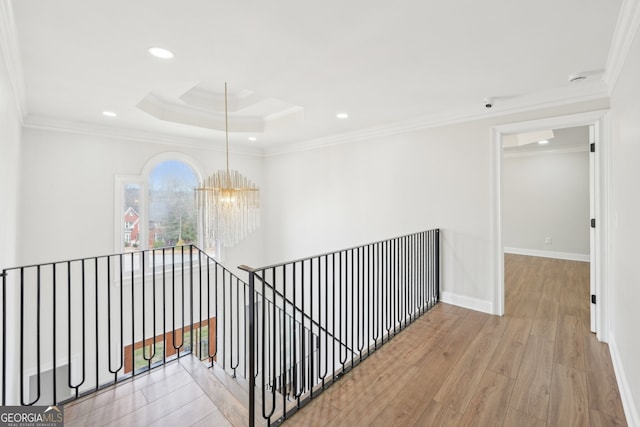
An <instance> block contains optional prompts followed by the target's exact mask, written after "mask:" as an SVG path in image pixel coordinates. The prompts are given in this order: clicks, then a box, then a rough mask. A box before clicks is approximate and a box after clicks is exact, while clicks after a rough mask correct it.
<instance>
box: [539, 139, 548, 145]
mask: <svg viewBox="0 0 640 427" xmlns="http://www.w3.org/2000/svg"><path fill="white" fill-rule="evenodd" d="M548 143H549V140H548V139H543V140H541V141H538V144H548Z"/></svg>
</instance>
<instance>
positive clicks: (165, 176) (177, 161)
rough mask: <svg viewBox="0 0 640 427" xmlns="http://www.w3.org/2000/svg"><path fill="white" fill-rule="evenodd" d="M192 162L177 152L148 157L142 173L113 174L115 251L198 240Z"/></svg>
mask: <svg viewBox="0 0 640 427" xmlns="http://www.w3.org/2000/svg"><path fill="white" fill-rule="evenodd" d="M199 181H200V178H199V174H198V173H197V171H196V168H195V167H194V166H193V163H192V162H191V161H190V159H188V157H187V156H184V155H182V154H180V153H163V154H161V155H159V156H156V157H154V158H153V159H151V160H150V161H149V162H148V163H147V165H146V166H145V167H144V169H143V172H142V175H138V176H134V175H119V176H116V211H115V214H116V221H115V224H116V229H115V234H116V235H115V249H116V252H122V251H133V250H139V249H151V248H154V247H156V248H157V247H163V246H174V245H179V244H185V245H186V244H190V243H195V244H197V243H198V241H197V240H198V227H197V214H196V209H195V202H194V188H195V187H197V186H198V182H199Z"/></svg>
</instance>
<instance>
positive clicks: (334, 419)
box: [65, 255, 626, 427]
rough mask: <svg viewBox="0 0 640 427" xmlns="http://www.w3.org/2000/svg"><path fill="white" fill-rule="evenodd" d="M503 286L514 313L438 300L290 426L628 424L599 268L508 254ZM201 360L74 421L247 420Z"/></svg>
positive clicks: (77, 414) (101, 402) (79, 405)
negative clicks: (592, 294) (599, 314)
mask: <svg viewBox="0 0 640 427" xmlns="http://www.w3.org/2000/svg"><path fill="white" fill-rule="evenodd" d="M505 285H506V295H505V298H506V314H505V316H504V317H496V316H490V315H487V314H483V313H479V312H475V311H471V310H466V309H463V308H459V307H455V306H451V305H447V304H438V305H437V306H436V307H435V308H434V309H433V310H432V311H431V312H429V313H427V314H426V315H424V316H423V317H421V318H420V319H418V320H417V321H416V322H415V323H414V324H413V325H410V326H409V327H408V328H407V329H405V330H404V331H403V332H402V333H400V334H398V335H397V336H396V337H395V338H393V339H392V340H391V341H390V342H389V343H387V344H386V345H384V346H383V347H382V348H381V349H380V350H378V351H377V352H376V353H374V354H373V355H371V356H370V357H369V358H367V359H366V360H364V361H363V363H361V364H360V365H358V366H357V367H356V368H354V369H353V370H352V371H351V372H349V373H348V374H346V375H345V376H344V377H342V378H341V379H340V380H339V381H338V382H337V383H336V384H335V385H333V386H332V387H331V388H329V389H328V390H327V391H325V392H324V393H322V394H321V395H320V396H319V397H318V398H316V399H315V400H314V401H312V402H311V403H310V404H308V405H307V406H305V407H304V408H303V409H302V410H300V411H299V412H298V413H297V414H295V415H294V416H293V417H292V418H290V419H289V420H287V421H286V422H285V424H284V425H285V426H286V427H293V426H349V427H355V426H421V427H422V426H491V427H495V426H517V427H522V426H525V427H526V426H560V427H565V426H579V427H587V426H591V427H596V426H618V425H620V426H624V425H626V422H625V418H624V413H623V410H622V404H621V401H620V396H619V394H618V388H617V383H616V380H615V377H614V373H613V367H612V364H611V356H610V355H609V349H608V346H607V345H606V344H603V343H600V342H598V341H597V340H596V338H595V336H593V334H591V333H590V332H589V312H588V310H589V305H588V294H589V289H588V288H589V265H588V264H587V263H581V262H573V261H560V260H553V259H545V258H534V257H524V256H516V255H508V256H507V257H506V258H505ZM194 360H195V359H190V358H184V360H183V359H181V361H180V362H173V363H170V364H168V365H167V366H166V367H164V368H160V369H157V370H154V371H152V372H151V373H149V374H146V375H142V376H140V377H138V378H136V379H135V380H133V381H128V382H125V383H121V384H118V385H116V386H113V387H111V388H109V389H107V390H104V391H102V392H100V393H97V394H94V395H91V396H88V397H86V398H83V399H81V400H79V401H76V402H72V403H70V404H68V405H66V406H65V425H66V426H69V427H71V426H81V427H84V426H89V425H91V426H96V425H109V426H122V427H126V426H136V427H137V426H147V425H152V426H163V425H167V426H169V425H171V426H216V427H217V426H229V425H234V426H242V425H246V424H247V423H246V421H247V419H246V414H244V415H243V414H241V411H242V404H241V402H238V401H236V400H237V399H235V398H234V397H233V396H229V397H227V395H223V394H222V393H221V390H220V388H221V385H220V383H219V382H217V381H214V380H213V376H214V375H213V374H212V373H211V372H210V371H207V370H206V369H205V368H204V365H202V364H200V363H199V362H194ZM223 414H225V415H223Z"/></svg>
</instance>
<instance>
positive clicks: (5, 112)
mask: <svg viewBox="0 0 640 427" xmlns="http://www.w3.org/2000/svg"><path fill="white" fill-rule="evenodd" d="M20 131H21V127H20V118H19V113H18V108H17V102H16V100H15V97H14V94H13V90H12V88H11V84H10V80H9V75H8V71H7V67H6V62H5V59H4V56H3V55H2V54H0V268H3V267H12V266H13V265H14V264H15V260H16V256H15V253H16V235H17V228H18V227H17V222H18V192H19V183H20V180H19V179H18V177H19V175H20Z"/></svg>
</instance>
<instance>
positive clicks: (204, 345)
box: [124, 317, 216, 374]
mask: <svg viewBox="0 0 640 427" xmlns="http://www.w3.org/2000/svg"><path fill="white" fill-rule="evenodd" d="M192 330H195V333H196V335H195V336H194V339H193V344H194V346H195V352H193V353H194V354H195V355H196V356H197V357H198V358H199V359H200V360H207V359H210V357H209V356H210V355H215V353H216V318H215V317H212V318H210V319H209V320H208V321H207V320H206V319H205V320H203V321H202V322H198V323H195V324H194V325H193V328H192V327H191V326H187V327H185V328H184V330H183V329H182V328H180V329H176V330H175V331H169V332H167V333H166V334H164V335H157V336H155V337H153V338H151V337H150V338H147V339H145V340H144V344H143V342H142V341H138V342H136V343H135V344H134V345H133V353H132V352H131V347H132V346H131V345H127V346H125V347H124V372H125V373H127V374H128V373H130V372H131V370H132V369H134V370H135V371H139V370H144V369H147V368H148V367H149V366H150V365H151V366H153V365H154V364H156V363H158V362H161V361H162V360H163V358H170V357H173V356H175V355H176V354H177V352H178V351H179V352H180V353H183V352H192V348H191V331H192ZM174 343H175V345H174ZM212 359H213V360H216V357H215V356H214V357H213V358H212Z"/></svg>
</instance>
